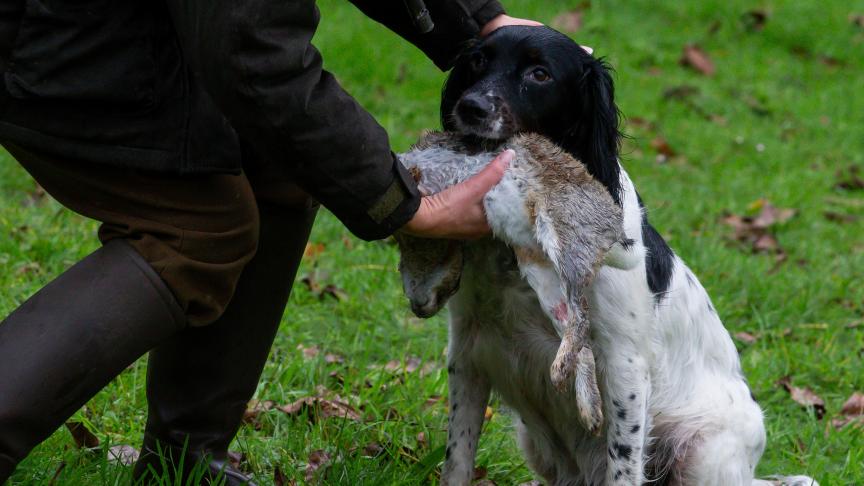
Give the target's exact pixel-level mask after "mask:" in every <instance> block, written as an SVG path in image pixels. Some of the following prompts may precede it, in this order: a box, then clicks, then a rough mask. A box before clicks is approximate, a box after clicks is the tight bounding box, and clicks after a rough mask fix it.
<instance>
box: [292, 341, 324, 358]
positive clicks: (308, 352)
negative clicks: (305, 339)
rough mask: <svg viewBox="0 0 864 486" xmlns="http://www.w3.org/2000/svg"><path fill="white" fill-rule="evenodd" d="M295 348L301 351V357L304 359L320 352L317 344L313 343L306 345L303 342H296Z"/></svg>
mask: <svg viewBox="0 0 864 486" xmlns="http://www.w3.org/2000/svg"><path fill="white" fill-rule="evenodd" d="M297 349H298V350H300V352H301V353H303V357H304V358H306V359H312V358H314V357H316V356H318V353H320V352H321V350H320V349H319V348H318V346H317V345H314V344H313V345H312V346H309V347H306V346H304V345H303V344H298V345H297Z"/></svg>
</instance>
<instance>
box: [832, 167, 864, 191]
mask: <svg viewBox="0 0 864 486" xmlns="http://www.w3.org/2000/svg"><path fill="white" fill-rule="evenodd" d="M861 172H862V170H861V166H858V165H850V166H849V167H847V168H846V170H838V171H837V183H836V184H834V188H835V189H841V190H844V191H861V190H864V177H862V176H861Z"/></svg>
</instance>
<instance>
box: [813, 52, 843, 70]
mask: <svg viewBox="0 0 864 486" xmlns="http://www.w3.org/2000/svg"><path fill="white" fill-rule="evenodd" d="M819 62H821V63H822V64H824V65H825V66H828V67H830V68H836V67H841V66H845V65H846V61H843V60H841V59H837V58H836V57H834V56H829V55H828V54H822V55H820V56H819Z"/></svg>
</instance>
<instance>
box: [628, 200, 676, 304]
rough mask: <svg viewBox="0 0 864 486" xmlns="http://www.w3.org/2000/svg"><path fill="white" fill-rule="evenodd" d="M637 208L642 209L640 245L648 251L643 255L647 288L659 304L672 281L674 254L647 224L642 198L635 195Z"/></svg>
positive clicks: (658, 234)
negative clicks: (637, 202)
mask: <svg viewBox="0 0 864 486" xmlns="http://www.w3.org/2000/svg"><path fill="white" fill-rule="evenodd" d="M636 196H637V197H638V199H639V207H640V208H642V244H643V245H645V249H646V250H648V254H647V255H645V272H646V273H647V274H648V288H650V289H651V292H653V293H654V301H655V302H656V303H660V301H661V300H663V296H664V295H665V294H666V291H667V290H669V284H670V283H671V281H672V269H673V267H674V266H675V258H674V256H675V254H674V253H673V252H672V249H671V248H669V245H667V244H666V241H665V240H663V237H662V236H660V233H658V232H657V230H655V229H654V227H653V226H651V224H650V223H649V222H648V214H647V213H646V211H645V205H644V204H643V203H642V197H641V196H639V194H638V193H637V194H636Z"/></svg>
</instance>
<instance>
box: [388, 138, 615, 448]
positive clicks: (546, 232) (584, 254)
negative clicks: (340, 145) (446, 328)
mask: <svg viewBox="0 0 864 486" xmlns="http://www.w3.org/2000/svg"><path fill="white" fill-rule="evenodd" d="M463 140H464V139H463V138H462V137H461V136H459V135H458V134H452V133H441V132H430V133H427V134H426V135H424V136H423V137H421V139H420V141H419V142H418V143H417V144H416V145H415V146H414V148H413V150H411V151H410V152H408V153H406V154H403V155H401V156H400V159H401V160H402V163H404V164H405V165H406V167H408V168H409V170H411V171H412V173H413V174H414V176H415V178H416V179H417V182H418V185H419V187H420V189H421V191H423V192H425V193H427V194H434V193H437V192H440V191H442V190H444V189H446V188H448V187H450V186H452V185H454V184H456V183H459V182H461V181H464V180H465V179H467V178H469V177H471V176H472V175H474V174H476V173H477V172H479V171H480V170H481V169H482V168H483V167H485V166H486V165H487V164H488V163H489V162H490V161H491V160H492V159H493V158H494V157H495V155H497V154H498V153H500V152H501V151H503V150H505V149H513V150H514V151H515V154H516V156H515V157H514V160H513V161H512V162H511V163H510V166H509V168H508V169H507V171H506V172H505V174H504V177H503V178H502V180H501V182H500V183H499V184H498V185H496V186H495V187H494V188H493V189H492V190H491V191H489V193H488V194H487V195H486V197H485V199H484V207H485V210H486V215H487V219H488V221H489V225H490V226H491V227H492V230H493V233H494V235H495V238H496V239H497V240H500V241H499V242H498V243H494V245H496V246H497V247H498V248H497V249H496V250H497V251H498V252H504V253H506V252H509V251H512V254H513V256H514V257H515V262H516V264H517V266H518V269H519V273H520V274H521V276H522V277H523V278H524V281H526V282H527V283H528V285H530V287H531V288H532V289H533V290H534V292H535V293H536V298H537V299H538V300H539V304H540V308H541V309H542V311H543V313H545V315H546V316H547V317H548V318H549V320H550V322H551V323H552V325H553V326H554V329H555V331H556V332H557V334H558V336H559V337H560V338H561V342H560V345H559V347H558V350H557V353H556V355H555V359H554V361H553V363H552V365H551V373H550V377H551V383H552V384H553V385H554V387H555V388H556V389H557V390H558V391H559V392H565V393H566V392H569V391H570V390H571V387H570V386H569V385H571V384H572V385H573V386H572V392H573V394H574V395H573V396H574V398H575V405H576V407H577V409H578V411H579V416H580V419H581V420H582V423H583V424H584V426H585V427H586V428H587V429H588V430H589V431H590V432H591V433H592V434H598V433H599V432H600V428H601V426H602V422H603V415H602V403H601V399H600V393H599V390H598V388H597V380H596V373H595V368H594V355H593V352H592V350H591V345H590V340H589V337H588V331H589V326H588V317H587V315H586V303H585V296H584V290H585V289H586V287H587V286H588V285H589V284H590V282H591V279H592V277H593V275H594V272H595V269H596V268H597V267H598V266H599V265H600V264H602V263H603V261H604V258H605V257H606V255H607V252H608V251H609V250H610V249H612V248H613V245H615V244H616V243H619V244H620V243H622V229H621V226H622V222H621V218H622V217H621V208H620V207H619V206H618V205H616V204H615V202H614V201H613V200H612V198H611V196H610V195H609V192H608V191H607V190H606V189H605V188H604V187H603V185H601V184H600V183H598V182H596V181H595V180H594V179H593V178H592V177H591V175H590V174H588V172H587V171H586V170H585V167H584V166H583V165H582V164H581V163H580V162H578V161H576V160H575V159H573V158H572V157H571V156H570V155H568V154H567V153H566V152H564V151H562V150H561V149H560V148H558V147H556V146H555V145H554V144H552V143H551V142H549V141H548V140H547V139H545V138H543V137H541V136H539V135H533V134H526V135H518V136H515V137H513V138H512V139H510V140H509V141H507V142H506V143H504V144H503V145H501V146H498V147H494V148H493V150H480V149H478V148H476V147H472V146H470V145H469V144H466V143H465V142H464V141H463ZM397 241H398V243H399V249H400V251H401V254H402V259H401V262H400V267H399V268H400V272H401V274H402V282H403V287H404V290H405V294H406V296H407V297H408V299H409V300H410V301H411V306H412V309H413V310H414V312H415V314H417V315H418V316H420V317H428V316H431V315H433V314H435V313H436V312H437V311H438V310H439V309H440V308H441V307H442V306H443V305H444V304H445V303H446V302H447V299H448V298H449V297H450V296H452V295H453V294H454V293H455V292H456V291H457V290H458V288H459V283H460V278H461V276H462V272H463V265H467V266H471V265H474V264H475V262H474V261H473V260H472V259H471V258H470V257H469V258H466V255H472V254H476V252H472V251H471V248H470V247H474V249H475V250H476V249H477V248H481V247H483V246H486V245H489V244H490V243H489V242H475V243H472V242H468V243H458V242H454V241H448V240H432V239H421V238H416V237H411V236H408V235H405V234H399V235H397ZM463 245H464V246H463ZM625 246H626V244H625ZM619 248H621V249H622V251H621V253H622V254H623V253H624V252H625V250H623V247H621V246H620V245H619ZM489 278H490V280H491V279H493V278H494V276H493V275H489ZM500 283H501V282H495V281H490V282H489V285H488V286H487V288H486V291H487V292H489V293H506V292H507V288H506V286H502V285H499V284H500ZM523 284H524V283H523ZM490 317H492V316H490Z"/></svg>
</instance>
